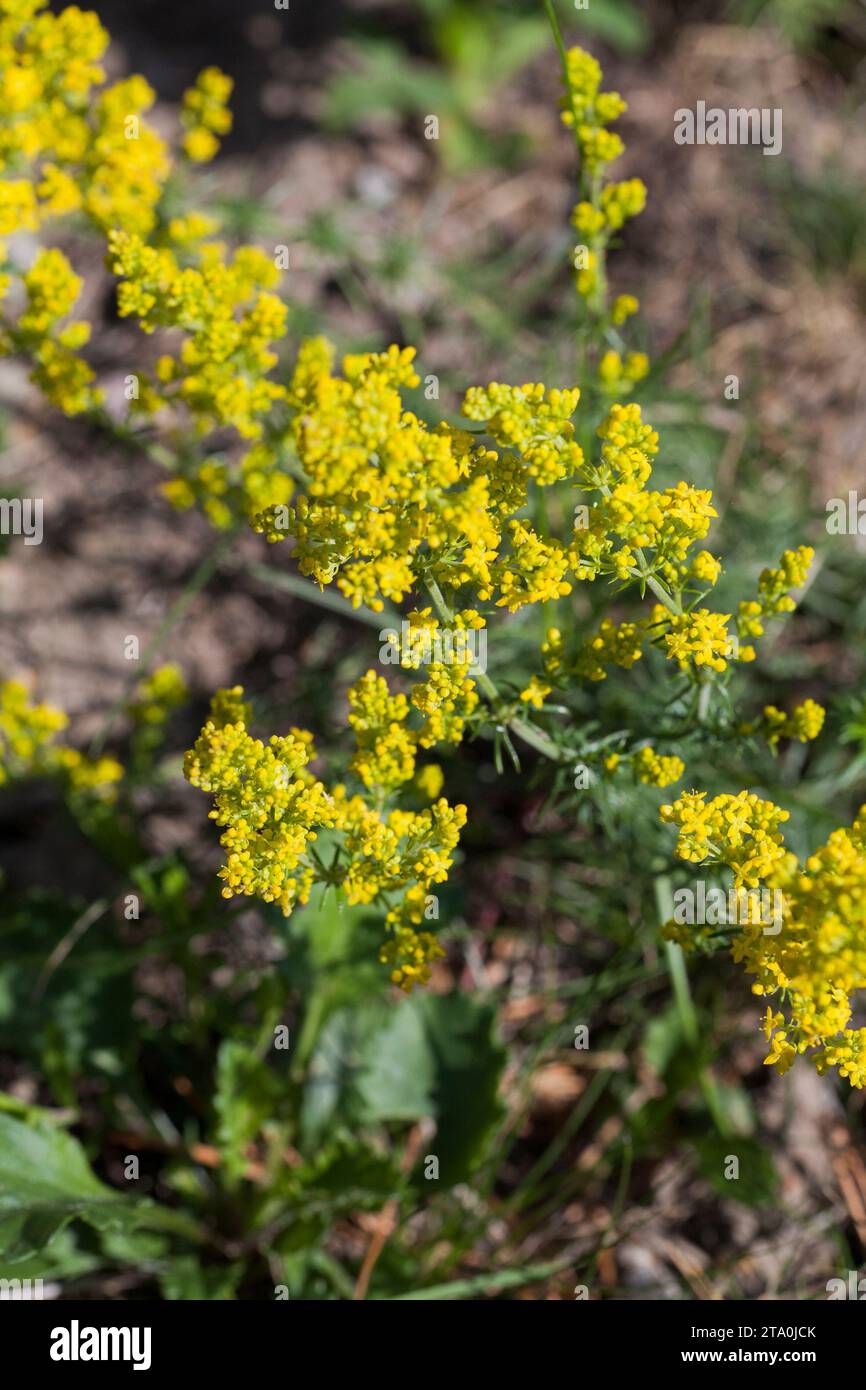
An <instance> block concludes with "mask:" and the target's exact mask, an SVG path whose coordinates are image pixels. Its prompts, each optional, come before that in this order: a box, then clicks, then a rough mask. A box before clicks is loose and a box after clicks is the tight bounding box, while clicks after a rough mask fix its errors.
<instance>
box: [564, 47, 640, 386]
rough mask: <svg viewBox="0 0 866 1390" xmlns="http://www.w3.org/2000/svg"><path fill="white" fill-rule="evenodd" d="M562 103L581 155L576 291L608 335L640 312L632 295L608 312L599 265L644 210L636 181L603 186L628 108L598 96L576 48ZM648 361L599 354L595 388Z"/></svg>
mask: <svg viewBox="0 0 866 1390" xmlns="http://www.w3.org/2000/svg"><path fill="white" fill-rule="evenodd" d="M563 76H564V82H565V89H566V91H565V96H564V97H563V100H562V107H563V110H562V120H563V122H564V124H565V125H567V126H568V127H569V128H570V129H571V130H572V131H573V133H574V136H575V142H576V144H577V149H578V153H579V156H580V182H581V198H580V200H579V202H578V203H577V204H576V205H575V207H574V210H573V212H572V214H571V223H572V226H573V227H574V229H575V231H576V232H577V234H578V236H580V237H581V238H582V243H581V245H579V246H578V247H576V248H575V253H574V264H575V287H576V289H577V293H578V295H579V296H580V298H581V299H582V300H584V301H585V302H586V305H587V308H588V310H589V312H590V314H591V315H592V316H593V318H594V319H595V320H596V321H597V322H598V323H599V324H600V325H602V326H607V327H608V329H609V331H611V330H612V331H613V335H614V338H615V341H616V342H617V344H618V341H619V339H618V334H616V330H617V329H618V328H620V327H621V326H622V325H623V324H624V323H625V321H626V320H627V319H628V318H630V317H631V316H632V315H633V314H635V313H636V312H637V310H638V308H639V304H638V301H637V300H636V299H635V297H634V296H633V295H629V294H625V295H618V296H617V297H616V299H615V300H614V301H613V303H612V304H611V305H608V303H607V299H608V290H607V274H606V259H607V252H608V250H609V248H610V245H611V242H612V240H613V238H614V237H615V236H616V234H617V232H619V231H621V230H622V228H623V227H624V226H625V223H626V222H627V221H629V220H630V219H631V218H632V217H637V216H638V214H639V213H641V212H643V209H644V207H645V206H646V192H647V191H646V186H645V184H644V183H643V182H642V180H641V179H624V180H622V181H621V182H619V183H616V182H613V183H608V182H606V178H605V175H606V171H607V166H608V165H609V164H611V163H612V162H613V161H614V160H615V159H618V158H619V156H620V155H621V154H622V153H623V151H624V149H625V146H624V144H623V142H622V140H621V139H620V137H619V136H618V135H616V134H614V133H613V132H612V131H610V130H608V129H607V127H608V126H609V125H610V123H611V122H612V121H615V120H617V118H618V117H619V116H621V115H622V114H623V112H624V111H625V110H626V109H627V107H626V103H625V102H624V101H623V99H622V97H621V96H620V95H619V93H618V92H602V91H600V90H599V88H600V86H601V67H600V66H599V64H598V62H597V61H596V59H595V58H593V57H592V56H591V54H589V53H586V52H585V51H584V50H583V49H582V48H572V49H569V50H568V52H567V53H566V62H565V71H564V74H563ZM648 371H649V359H648V358H647V357H646V355H645V354H644V353H642V352H630V353H627V354H623V353H621V352H620V351H619V350H618V347H612V348H610V349H608V351H606V352H605V353H604V354H603V356H602V358H601V360H600V362H599V364H598V385H599V387H600V389H601V390H602V392H605V393H606V394H608V395H609V396H616V395H619V394H621V393H623V392H624V391H628V390H630V389H631V388H632V386H634V384H635V383H636V382H638V381H640V380H641V379H642V378H643V377H645V376H646V374H647V372H648Z"/></svg>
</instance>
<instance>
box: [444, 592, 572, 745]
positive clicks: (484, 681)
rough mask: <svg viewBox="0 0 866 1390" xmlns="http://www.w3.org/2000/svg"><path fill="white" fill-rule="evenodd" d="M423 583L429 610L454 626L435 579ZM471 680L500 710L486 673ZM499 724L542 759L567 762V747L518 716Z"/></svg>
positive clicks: (496, 694) (501, 702)
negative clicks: (526, 744) (539, 754)
mask: <svg viewBox="0 0 866 1390" xmlns="http://www.w3.org/2000/svg"><path fill="white" fill-rule="evenodd" d="M424 582H425V584H426V586H427V592H428V593H429V595H430V597H431V599H432V600H433V607H434V608H435V609H436V613H437V615H438V617H439V619H440V621H441V622H443V623H445V624H446V626H447V627H451V626H452V625H453V623H454V614H453V613H452V612H451V609H450V608H449V607H448V604H447V603H446V602H445V598H444V596H443V594H442V590H441V589H440V588H439V585H438V584H437V583H436V580H435V579H433V578H431V577H429V576H428V578H427V579H425V581H424ZM473 680H474V681H475V682H476V684H477V685H478V688H479V690H480V691H481V692H482V694H483V695H484V696H485V698H486V699H487V700H488V702H489V703H490V705H491V706H492V707H493V712H494V714H496V713H497V712H498V711H499V710H501V709H502V705H503V700H502V696H501V695H500V693H499V691H498V689H497V687H496V685H495V684H494V683H493V681H492V680H491V679H490V677H489V676H488V675H487V673H486V671H479V672H477V673H476V675H475V676H473ZM501 723H503V724H504V725H505V726H506V727H507V728H509V729H510V730H511V732H512V733H513V734H516V736H517V737H518V738H519V739H522V740H523V742H524V743H528V744H529V746H530V748H534V749H535V751H536V752H537V753H541V754H542V756H543V757H545V758H550V759H551V761H552V762H556V763H562V762H568V761H570V760H571V757H572V754H571V753H570V752H569V751H568V749H567V748H561V747H560V746H559V744H558V743H554V741H553V739H552V738H548V736H547V734H546V733H544V731H543V730H542V729H539V728H538V727H537V726H536V725H535V724H533V723H532V722H531V721H530V720H528V719H521V718H520V716H519V715H514V716H512V717H511V718H510V719H507V718H503V719H502V720H501Z"/></svg>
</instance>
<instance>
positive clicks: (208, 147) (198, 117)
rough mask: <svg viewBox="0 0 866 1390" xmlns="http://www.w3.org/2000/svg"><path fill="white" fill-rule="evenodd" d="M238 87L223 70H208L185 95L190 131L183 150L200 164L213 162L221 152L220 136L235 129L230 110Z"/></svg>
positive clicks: (184, 110)
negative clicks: (232, 96) (232, 95)
mask: <svg viewBox="0 0 866 1390" xmlns="http://www.w3.org/2000/svg"><path fill="white" fill-rule="evenodd" d="M233 86H234V83H233V82H232V80H231V78H230V77H226V75H225V73H224V72H220V70H219V68H205V70H204V72H200V73H199V75H198V78H197V79H196V83H195V86H194V87H190V88H189V90H188V91H187V92H184V96H183V104H182V107H181V120H182V121H183V124H184V126H185V127H186V134H185V135H184V137H183V148H184V150H185V152H186V154H187V155H188V156H189V158H190V159H192V160H194V161H195V163H196V164H202V163H206V162H207V161H208V160H209V159H213V157H214V155H215V154H216V152H217V150H218V149H219V140H218V139H217V136H219V135H227V134H228V132H229V131H230V130H231V128H232V115H231V112H230V111H229V110H228V101H229V97H230V96H231V94H232V87H233Z"/></svg>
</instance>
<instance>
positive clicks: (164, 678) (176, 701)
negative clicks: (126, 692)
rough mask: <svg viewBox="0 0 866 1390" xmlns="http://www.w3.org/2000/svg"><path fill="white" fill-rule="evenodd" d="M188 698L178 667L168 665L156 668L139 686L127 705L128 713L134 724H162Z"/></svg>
mask: <svg viewBox="0 0 866 1390" xmlns="http://www.w3.org/2000/svg"><path fill="white" fill-rule="evenodd" d="M188 698H189V690H188V689H187V684H186V681H185V680H184V678H183V673H182V671H181V669H180V667H179V666H176V665H174V664H173V663H169V664H168V665H167V666H158V667H157V669H156V670H155V671H153V672H152V673H151V675H149V676H148V677H147V678H146V679H145V680H143V681H142V682H141V683H140V684H139V687H138V689H137V690H136V692H135V697H134V699H132V700H131V701H130V703H129V713H130V715H131V716H132V720H133V722H134V723H135V724H142V725H160V724H164V723H165V721H166V720H167V719H168V716H169V715H170V713H171V711H172V710H173V709H176V708H177V707H178V705H182V704H183V703H184V701H185V700H187V699H188Z"/></svg>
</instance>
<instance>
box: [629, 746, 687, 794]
mask: <svg viewBox="0 0 866 1390" xmlns="http://www.w3.org/2000/svg"><path fill="white" fill-rule="evenodd" d="M631 765H632V768H633V769H634V773H635V776H636V777H637V780H638V781H639V782H644V783H645V784H646V785H647V786H650V787H669V786H671V785H672V784H673V783H674V782H678V781H679V780H680V778H681V777H682V775H683V773H684V772H685V770H686V765H685V763H684V762H683V760H682V758H678V757H677V756H676V755H675V754H664V753H657V752H656V750H655V749H654V748H651V747H649V746H647V747H645V748H640V749H638V751H637V752H636V753H633V754H632V756H631Z"/></svg>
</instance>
